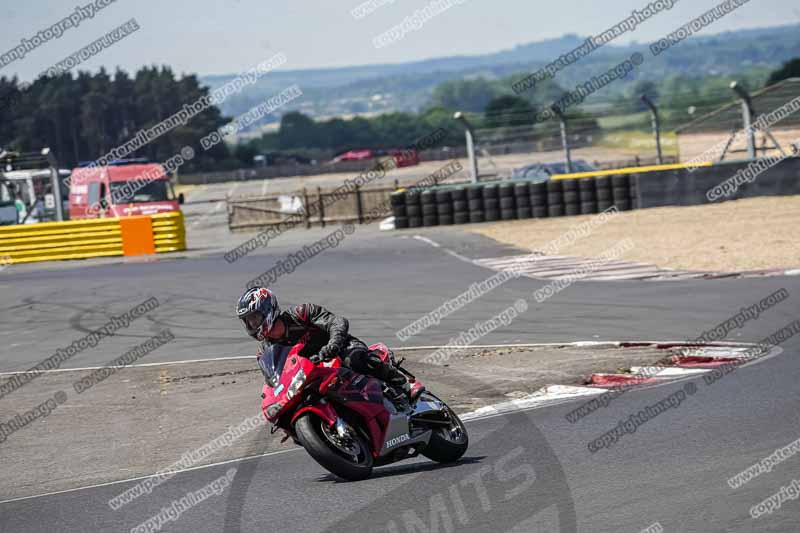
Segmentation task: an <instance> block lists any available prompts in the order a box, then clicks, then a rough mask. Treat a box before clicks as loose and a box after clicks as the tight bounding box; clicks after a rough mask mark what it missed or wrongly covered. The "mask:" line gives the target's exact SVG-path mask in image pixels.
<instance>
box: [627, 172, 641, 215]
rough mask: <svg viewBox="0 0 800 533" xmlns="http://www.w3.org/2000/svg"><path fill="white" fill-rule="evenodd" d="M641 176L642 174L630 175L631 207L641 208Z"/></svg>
mask: <svg viewBox="0 0 800 533" xmlns="http://www.w3.org/2000/svg"><path fill="white" fill-rule="evenodd" d="M639 176H641V174H631V175H630V176H628V191H630V195H631V209H639V194H638V187H639Z"/></svg>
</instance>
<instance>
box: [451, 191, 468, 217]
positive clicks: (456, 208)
mask: <svg viewBox="0 0 800 533" xmlns="http://www.w3.org/2000/svg"><path fill="white" fill-rule="evenodd" d="M450 195H451V196H452V198H453V222H455V223H456V224H466V223H467V222H469V202H468V201H467V189H466V188H464V187H457V188H455V189H453V190H452V191H451V193H450Z"/></svg>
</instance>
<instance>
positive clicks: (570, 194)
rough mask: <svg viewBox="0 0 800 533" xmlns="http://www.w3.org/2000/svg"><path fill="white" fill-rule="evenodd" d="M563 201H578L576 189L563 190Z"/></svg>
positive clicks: (574, 202) (568, 202) (567, 202)
mask: <svg viewBox="0 0 800 533" xmlns="http://www.w3.org/2000/svg"><path fill="white" fill-rule="evenodd" d="M564 203H565V204H577V203H578V191H564Z"/></svg>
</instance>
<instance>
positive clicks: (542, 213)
mask: <svg viewBox="0 0 800 533" xmlns="http://www.w3.org/2000/svg"><path fill="white" fill-rule="evenodd" d="M529 189H530V191H531V214H532V215H533V218H546V217H547V216H548V213H547V205H548V204H547V202H548V196H549V191H548V184H547V183H546V182H542V183H531V184H530V186H529ZM559 198H560V197H559ZM560 201H561V200H559V202H560Z"/></svg>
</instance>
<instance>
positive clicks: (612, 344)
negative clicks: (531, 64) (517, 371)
mask: <svg viewBox="0 0 800 533" xmlns="http://www.w3.org/2000/svg"><path fill="white" fill-rule="evenodd" d="M560 346H575V347H584V346H609V347H618V346H619V343H618V342H602V341H577V342H539V343H528V344H476V345H472V346H469V347H468V348H547V347H560ZM445 347H447V345H444V346H442V345H431V346H407V347H402V348H392V351H394V352H408V351H413V350H438V349H440V348H445ZM255 357H256V356H255V355H231V356H227V357H212V358H209V359H186V360H181V361H164V362H162V363H141V364H137V365H114V366H108V367H106V366H85V367H80V368H54V369H52V370H42V372H41V373H42V374H49V373H57V372H85V371H87V370H100V369H102V368H116V369H121V368H148V367H154V366H167V365H185V364H191V363H205V362H211V361H235V360H238V359H251V360H255ZM26 373H28V371H27V370H15V371H13V372H0V376H16V375H18V374H26Z"/></svg>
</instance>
